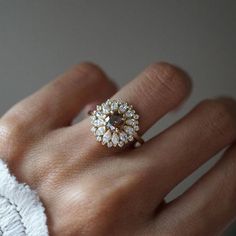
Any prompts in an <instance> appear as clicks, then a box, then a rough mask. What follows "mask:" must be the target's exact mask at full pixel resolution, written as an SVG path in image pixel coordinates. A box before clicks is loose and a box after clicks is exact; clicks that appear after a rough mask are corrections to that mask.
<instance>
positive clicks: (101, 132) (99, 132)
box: [96, 126, 106, 135]
mask: <svg viewBox="0 0 236 236" xmlns="http://www.w3.org/2000/svg"><path fill="white" fill-rule="evenodd" d="M105 131H106V128H105V126H101V127H99V128H98V129H97V131H96V135H103V134H104V133H105Z"/></svg>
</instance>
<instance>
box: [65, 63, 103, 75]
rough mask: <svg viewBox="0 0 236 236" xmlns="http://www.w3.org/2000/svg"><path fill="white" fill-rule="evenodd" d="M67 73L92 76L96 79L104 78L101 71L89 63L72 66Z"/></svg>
mask: <svg viewBox="0 0 236 236" xmlns="http://www.w3.org/2000/svg"><path fill="white" fill-rule="evenodd" d="M69 71H70V72H72V73H74V74H76V75H78V76H81V75H83V76H85V75H93V76H96V77H98V78H100V77H103V76H104V72H103V70H102V69H101V68H100V67H99V66H98V65H96V64H93V63H91V62H82V63H80V64H77V65H74V66H72V67H71V69H70V70H69Z"/></svg>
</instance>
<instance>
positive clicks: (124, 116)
mask: <svg viewBox="0 0 236 236" xmlns="http://www.w3.org/2000/svg"><path fill="white" fill-rule="evenodd" d="M91 124H92V128H91V131H92V132H93V133H94V135H95V137H96V139H97V141H99V142H101V143H102V144H103V145H107V146H108V147H116V146H119V147H123V146H124V145H125V144H126V143H128V142H132V141H133V140H134V135H135V134H136V132H137V131H138V130H139V115H138V114H137V113H136V111H135V110H134V109H133V106H132V105H129V104H128V103H125V102H121V101H117V100H113V101H111V100H109V99H108V100H107V101H106V102H104V103H102V104H101V105H98V106H97V107H96V110H94V111H93V112H92V113H91Z"/></svg>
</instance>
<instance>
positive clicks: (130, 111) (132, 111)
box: [125, 110, 134, 118]
mask: <svg viewBox="0 0 236 236" xmlns="http://www.w3.org/2000/svg"><path fill="white" fill-rule="evenodd" d="M133 115H134V110H128V111H127V112H126V113H125V116H126V117H129V118H130V117H132V116H133Z"/></svg>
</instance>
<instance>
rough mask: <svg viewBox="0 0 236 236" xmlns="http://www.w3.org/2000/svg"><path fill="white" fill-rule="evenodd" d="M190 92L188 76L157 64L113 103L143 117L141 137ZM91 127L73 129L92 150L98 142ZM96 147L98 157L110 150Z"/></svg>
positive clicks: (100, 146) (81, 126)
mask: <svg viewBox="0 0 236 236" xmlns="http://www.w3.org/2000/svg"><path fill="white" fill-rule="evenodd" d="M190 89H191V82H190V79H189V77H188V75H186V73H184V72H183V71H182V70H180V69H179V68H176V67H175V66H173V65H170V64H167V63H157V64H153V65H151V66H149V67H148V68H147V69H146V70H145V71H144V72H143V73H141V74H140V75H139V76H138V77H137V78H136V79H135V80H133V81H132V82H130V83H129V84H128V85H126V86H125V87H124V88H122V89H121V90H120V91H119V92H117V93H116V94H115V95H114V96H113V97H112V98H111V100H113V99H119V100H122V101H125V102H128V103H129V104H132V105H133V106H134V108H135V109H136V111H137V113H138V114H139V115H140V132H139V134H140V135H142V134H143V133H144V132H145V131H146V130H147V129H148V128H149V127H151V126H152V125H153V124H154V123H155V122H156V121H158V120H159V119H160V118H161V117H162V116H164V115H165V114H166V113H168V112H169V111H170V110H172V109H174V108H175V107H176V106H178V105H179V104H181V102H182V101H183V100H184V99H185V98H186V97H187V96H188V95H189V93H190ZM89 127H90V124H89V121H88V120H87V121H86V122H84V123H82V124H79V125H78V126H77V127H74V134H75V139H76V140H78V135H79V136H81V133H82V134H83V135H84V136H85V137H86V138H87V143H89V145H90V146H91V140H94V141H95V138H94V137H93V135H92V133H90V132H89ZM78 129H79V131H80V132H78ZM69 132H70V131H69ZM88 133H89V135H88ZM85 134H87V135H85ZM86 138H85V140H84V141H85V142H86ZM94 143H95V146H96V147H95V148H96V150H97V151H98V152H97V153H98V154H99V153H100V152H104V151H105V150H107V148H106V147H104V146H102V145H101V144H100V143H97V142H96V141H95V142H94ZM105 152H106V153H107V151H105Z"/></svg>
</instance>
